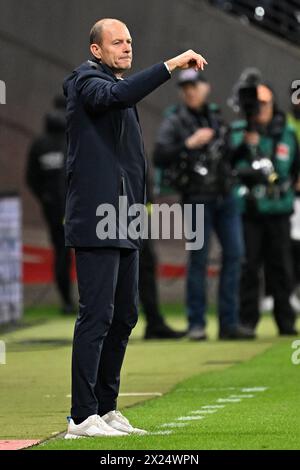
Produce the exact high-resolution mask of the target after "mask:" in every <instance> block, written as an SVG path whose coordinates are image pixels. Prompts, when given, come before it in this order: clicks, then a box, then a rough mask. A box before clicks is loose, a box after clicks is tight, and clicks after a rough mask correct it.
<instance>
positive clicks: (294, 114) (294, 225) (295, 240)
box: [287, 101, 300, 312]
mask: <svg viewBox="0 0 300 470" xmlns="http://www.w3.org/2000/svg"><path fill="white" fill-rule="evenodd" d="M287 119H288V123H289V124H290V125H291V126H293V128H294V130H295V132H296V135H297V140H298V145H299V146H300V102H299V103H297V102H296V101H295V104H293V103H292V105H291V110H290V112H289V113H288V115H287ZM295 189H296V199H295V205H294V214H293V216H292V218H291V239H292V258H293V268H294V270H293V274H294V292H293V295H292V298H291V303H292V306H293V308H294V309H295V310H296V311H297V312H300V179H298V181H297V184H296V188H295Z"/></svg>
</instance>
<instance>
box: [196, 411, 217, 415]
mask: <svg viewBox="0 0 300 470" xmlns="http://www.w3.org/2000/svg"><path fill="white" fill-rule="evenodd" d="M217 411H218V410H195V411H191V414H192V415H197V414H200V415H201V414H207V415H212V414H213V413H217Z"/></svg>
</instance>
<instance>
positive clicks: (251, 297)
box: [240, 215, 295, 331]
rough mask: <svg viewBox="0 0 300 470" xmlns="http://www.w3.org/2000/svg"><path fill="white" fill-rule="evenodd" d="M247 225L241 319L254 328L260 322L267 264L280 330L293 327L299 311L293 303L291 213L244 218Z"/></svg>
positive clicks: (245, 225)
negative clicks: (262, 278)
mask: <svg viewBox="0 0 300 470" xmlns="http://www.w3.org/2000/svg"><path fill="white" fill-rule="evenodd" d="M243 227H244V238H245V245H246V259H245V263H244V265H243V269H242V279H241V308H240V316H241V321H242V323H243V324H245V325H247V326H250V327H252V328H255V327H256V325H257V323H258V321H259V293H260V269H261V267H262V265H263V264H264V265H265V267H266V271H267V272H268V291H269V293H270V294H271V295H272V296H273V297H274V317H275V321H276V323H277V326H278V329H279V331H285V330H287V329H290V328H292V327H293V326H294V323H295V314H294V312H293V310H292V308H291V306H290V302H289V297H290V294H291V289H292V263H291V251H290V250H291V246H290V222H289V215H276V216H271V215H268V216H261V217H257V218H254V217H253V218H249V217H244V219H243Z"/></svg>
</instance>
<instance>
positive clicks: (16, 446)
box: [0, 440, 40, 450]
mask: <svg viewBox="0 0 300 470" xmlns="http://www.w3.org/2000/svg"><path fill="white" fill-rule="evenodd" d="M39 442H40V441H37V440H35V441H0V450H21V449H25V448H26V447H31V446H34V445H35V444H38V443H39Z"/></svg>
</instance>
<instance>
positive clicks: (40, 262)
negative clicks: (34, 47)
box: [23, 245, 218, 284]
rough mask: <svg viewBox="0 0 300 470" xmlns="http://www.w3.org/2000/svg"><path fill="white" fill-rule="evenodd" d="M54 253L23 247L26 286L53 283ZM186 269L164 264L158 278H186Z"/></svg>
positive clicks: (211, 273) (211, 272)
mask: <svg viewBox="0 0 300 470" xmlns="http://www.w3.org/2000/svg"><path fill="white" fill-rule="evenodd" d="M52 263H53V252H52V250H51V249H49V248H39V247H35V246H28V245H26V246H24V247H23V282H24V283H25V284H49V283H51V282H53V272H52ZM185 274H186V267H185V266H183V265H171V264H162V265H160V266H159V267H158V276H159V277H160V278H163V279H174V278H175V279H176V278H182V277H185ZM217 274H218V270H217V269H216V268H214V267H210V268H209V270H208V275H209V276H210V277H215V276H216V275H217ZM72 278H73V280H75V279H76V273H75V265H74V260H73V264H72Z"/></svg>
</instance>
